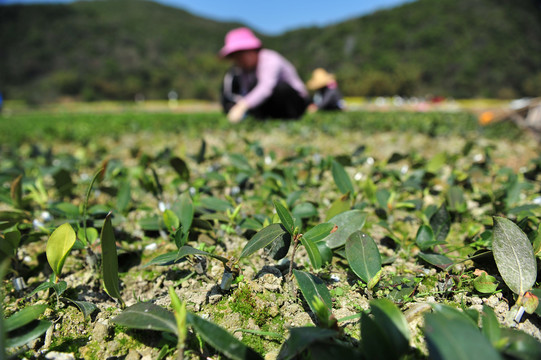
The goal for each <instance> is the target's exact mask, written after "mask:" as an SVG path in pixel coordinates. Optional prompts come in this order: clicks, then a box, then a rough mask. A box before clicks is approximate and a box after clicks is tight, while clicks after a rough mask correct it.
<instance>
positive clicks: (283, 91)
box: [221, 74, 309, 119]
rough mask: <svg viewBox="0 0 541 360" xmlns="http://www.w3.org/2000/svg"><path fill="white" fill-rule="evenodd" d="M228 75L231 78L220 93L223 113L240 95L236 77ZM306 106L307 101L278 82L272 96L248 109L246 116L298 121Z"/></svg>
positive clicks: (289, 87) (253, 85)
mask: <svg viewBox="0 0 541 360" xmlns="http://www.w3.org/2000/svg"><path fill="white" fill-rule="evenodd" d="M230 75H231V76H232V77H231V78H229V81H230V82H229V83H228V84H227V86H226V84H223V85H222V91H221V104H222V108H223V110H224V112H225V113H228V112H229V110H230V109H231V108H232V107H233V105H235V99H234V97H235V96H236V95H239V93H240V86H239V80H238V77H236V76H235V75H233V74H230ZM255 85H256V84H255V83H254V84H252V85H251V86H250V88H251V89H253V87H255ZM251 89H250V90H251ZM308 104H309V100H308V99H306V98H304V97H302V96H301V95H299V93H298V92H297V91H296V90H295V89H293V88H292V87H291V86H290V85H289V84H288V83H285V82H283V81H280V82H278V84H276V86H275V87H274V90H273V91H272V94H271V95H270V96H269V97H268V98H267V99H265V100H264V101H263V103H261V104H260V105H259V106H257V107H255V108H253V109H250V110H249V111H248V114H249V115H251V116H253V117H255V118H257V119H267V118H275V119H298V118H300V117H301V116H302V115H303V114H304V112H305V110H306V108H307V106H308Z"/></svg>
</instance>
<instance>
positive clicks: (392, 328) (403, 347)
mask: <svg viewBox="0 0 541 360" xmlns="http://www.w3.org/2000/svg"><path fill="white" fill-rule="evenodd" d="M370 309H371V312H372V315H373V316H374V320H375V321H376V323H377V325H378V326H380V327H381V329H382V332H383V333H385V336H386V337H387V339H388V342H389V343H390V344H391V345H392V346H391V347H392V349H393V351H394V352H395V354H396V355H397V356H390V357H388V358H399V357H400V356H402V355H405V354H406V353H407V352H408V350H409V341H410V337H411V335H410V331H409V325H408V322H407V321H406V318H405V317H404V315H402V312H401V311H400V309H398V307H396V305H395V304H393V302H392V301H390V300H387V299H376V300H372V301H370Z"/></svg>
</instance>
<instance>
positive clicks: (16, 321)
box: [4, 304, 47, 333]
mask: <svg viewBox="0 0 541 360" xmlns="http://www.w3.org/2000/svg"><path fill="white" fill-rule="evenodd" d="M46 309H47V305H45V304H42V305H33V306H27V307H25V308H24V309H21V310H19V311H17V312H16V313H15V314H13V315H11V316H10V317H9V318H7V319H6V320H5V321H4V326H5V331H6V333H7V332H10V331H13V330H15V329H17V328H20V327H22V326H25V325H26V324H29V323H31V322H32V321H34V320H36V319H37V318H38V317H39V316H40V315H41V314H43V313H44V312H45V310H46Z"/></svg>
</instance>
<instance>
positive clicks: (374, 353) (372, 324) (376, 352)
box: [361, 311, 399, 360]
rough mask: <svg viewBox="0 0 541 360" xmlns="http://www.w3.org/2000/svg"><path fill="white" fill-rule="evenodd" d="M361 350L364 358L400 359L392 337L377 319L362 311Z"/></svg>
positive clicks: (377, 359) (379, 359) (378, 359)
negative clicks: (391, 339)
mask: <svg viewBox="0 0 541 360" xmlns="http://www.w3.org/2000/svg"><path fill="white" fill-rule="evenodd" d="M361 344H362V346H361V350H362V352H363V353H364V355H365V356H364V358H366V359H375V360H386V359H398V358H399V357H398V356H397V353H396V351H395V349H394V348H393V345H392V343H391V342H390V339H389V338H388V337H387V336H386V329H383V328H382V327H381V326H380V325H379V324H378V323H377V321H376V320H374V319H372V318H371V317H370V316H369V315H368V314H367V313H366V312H364V311H363V312H361Z"/></svg>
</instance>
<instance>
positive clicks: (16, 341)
mask: <svg viewBox="0 0 541 360" xmlns="http://www.w3.org/2000/svg"><path fill="white" fill-rule="evenodd" d="M30 325H32V327H30V328H27V329H25V330H26V331H25V332H24V333H23V334H21V335H16V336H14V337H9V338H7V339H6V348H11V347H19V346H22V345H24V344H27V343H29V342H30V341H32V340H34V339H36V338H38V337H40V336H41V335H43V334H45V332H46V331H47V330H48V329H49V328H50V327H51V326H52V325H53V324H52V323H51V322H50V321H48V320H37V321H34V322H33V323H32V324H29V326H30Z"/></svg>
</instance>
